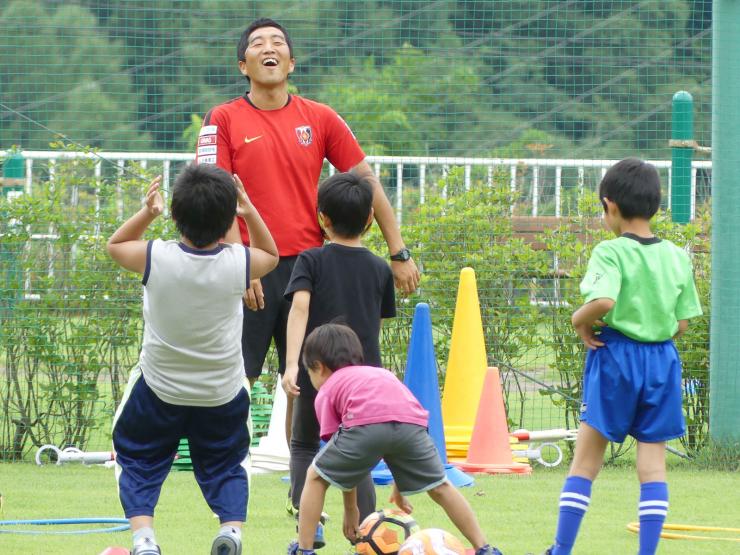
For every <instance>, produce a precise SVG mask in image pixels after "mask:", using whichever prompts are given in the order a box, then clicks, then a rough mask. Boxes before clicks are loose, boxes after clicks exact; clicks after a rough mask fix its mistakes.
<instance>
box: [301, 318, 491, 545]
mask: <svg viewBox="0 0 740 555" xmlns="http://www.w3.org/2000/svg"><path fill="white" fill-rule="evenodd" d="M303 362H304V365H305V367H306V369H307V370H308V375H309V378H310V379H311V383H312V384H313V386H314V387H315V388H316V390H317V391H318V392H319V393H318V395H317V396H316V402H315V408H316V415H317V417H318V420H319V425H320V427H321V432H320V433H321V437H322V439H328V438H331V439H329V442H328V443H327V444H326V445H325V446H324V447H323V448H322V449H321V451H319V453H318V454H317V455H316V458H314V460H313V463H312V464H311V467H310V468H309V471H308V475H307V476H306V483H305V486H304V488H303V493H302V495H301V503H300V509H299V511H298V515H299V517H298V541H297V542H293V543H292V544H291V545H290V547H289V549H288V553H289V555H311V554H314V551H313V541H314V531H315V530H316V525H317V524H318V522H319V517H320V516H321V510H322V509H323V507H324V497H325V495H326V490H327V488H328V487H329V485H333V486H336V487H338V488H339V489H341V490H342V491H343V492H344V523H343V528H344V530H343V531H344V535H345V537H346V538H347V539H348V540H349V541H351V542H353V543H354V542H355V541H356V540H357V539H359V525H360V523H359V516H360V513H359V509H358V508H357V494H356V486H357V483H358V482H359V481H360V480H362V478H363V477H364V476H365V475H366V474H367V473H368V472H369V471H370V470H371V469H372V468H373V467H374V466H375V465H376V464H377V463H378V461H379V460H380V459H381V458H383V459H385V462H386V463H387V464H388V468H389V469H390V471H391V474H392V475H393V479H394V484H393V492H392V494H391V501H392V502H393V503H395V504H396V505H397V506H398V507H399V508H400V509H402V510H404V511H406V512H407V513H410V512H411V511H412V510H413V507H412V506H411V503H409V501H408V499H407V498H406V495H410V494H414V493H420V492H424V491H425V492H427V493H428V494H429V496H430V497H431V498H432V499H433V500H434V501H435V502H436V503H438V504H439V505H440V506H441V507H442V508H443V509H444V510H445V512H446V513H447V516H449V517H450V520H452V522H453V523H454V524H455V526H457V528H458V529H459V530H460V532H461V533H462V534H463V535H464V536H465V537H466V538H467V539H468V541H470V542H471V543H472V544H473V547H474V548H475V550H476V551H475V553H476V555H501V552H500V551H499V550H498V549H496V548H495V547H491V546H490V545H489V544H488V543H487V542H486V539H485V537H484V535H483V532H482V531H481V528H480V526H479V524H478V521H477V519H476V518H475V514H474V513H473V510H472V509H471V508H470V505H469V504H468V502H467V500H466V499H465V498H464V497H463V496H462V495H461V494H460V492H459V491H457V490H456V489H455V487H454V486H453V485H452V484H450V483H449V482H448V481H447V479H446V477H445V471H444V467H443V465H442V461H441V460H440V458H439V454H438V453H437V449H436V447H435V446H434V443H433V442H432V440H431V438H430V437H429V433H428V432H427V420H428V413H427V411H426V410H424V409H423V408H422V407H421V405H420V404H419V402H418V401H417V400H416V398H415V397H414V396H413V394H412V393H411V392H410V391H409V390H408V389H407V388H406V386H404V385H403V384H402V383H401V382H400V381H399V380H398V379H397V378H396V377H395V376H394V375H393V374H392V373H391V372H389V371H388V370H385V369H383V368H375V367H372V366H362V362H363V354H362V346H361V344H360V340H359V339H358V337H357V335H356V334H355V332H353V331H352V329H351V328H349V327H347V326H343V325H340V324H324V325H323V326H319V327H318V328H316V329H315V330H314V331H312V332H311V333H310V334H309V336H308V337H307V338H306V341H305V343H304V345H303Z"/></svg>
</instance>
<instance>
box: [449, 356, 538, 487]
mask: <svg viewBox="0 0 740 555" xmlns="http://www.w3.org/2000/svg"><path fill="white" fill-rule="evenodd" d="M456 466H457V467H458V468H459V469H460V470H464V471H465V472H484V473H487V474H529V473H530V472H532V467H531V466H529V465H528V464H526V463H519V462H514V458H513V456H512V454H511V446H510V444H509V429H508V426H507V422H506V409H505V408H504V397H503V393H502V392H501V382H500V380H499V374H498V368H489V369H488V372H487V374H486V379H485V383H484V384H483V392H482V393H481V396H480V403H479V404H478V414H477V416H476V419H475V428H474V429H473V437H472V438H471V440H470V448H469V449H468V458H467V460H466V461H465V462H460V463H456Z"/></svg>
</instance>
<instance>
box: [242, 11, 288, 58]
mask: <svg viewBox="0 0 740 555" xmlns="http://www.w3.org/2000/svg"><path fill="white" fill-rule="evenodd" d="M262 27H275V28H276V29H280V30H281V31H282V32H283V35H285V42H286V43H287V44H288V50H289V51H290V57H291V58H292V57H293V42H292V41H291V40H290V35H288V31H286V30H285V27H283V26H282V25H280V23H278V22H277V21H274V20H272V19H269V18H267V17H261V18H260V19H255V20H254V21H252V23H250V24H249V27H247V28H246V29H244V32H243V33H242V36H241V37H239V44H238V45H237V47H236V57H237V59H238V60H239V61H240V62H243V61H245V60H246V56H245V52H246V51H247V47H248V46H249V35H251V34H252V33H254V32H255V31H256V30H257V29H261V28H262Z"/></svg>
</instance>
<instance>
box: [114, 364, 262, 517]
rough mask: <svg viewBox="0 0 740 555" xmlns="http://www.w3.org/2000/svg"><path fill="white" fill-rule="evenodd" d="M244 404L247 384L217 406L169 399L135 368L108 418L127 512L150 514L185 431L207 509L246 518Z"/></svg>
mask: <svg viewBox="0 0 740 555" xmlns="http://www.w3.org/2000/svg"><path fill="white" fill-rule="evenodd" d="M249 406H250V405H249V394H248V393H247V390H246V388H243V389H241V390H240V391H239V393H238V394H237V395H236V397H234V399H232V400H231V401H229V402H228V403H225V404H223V405H220V406H216V407H193V406H183V405H171V404H169V403H165V402H164V401H162V400H161V399H160V398H159V397H157V396H156V395H155V394H154V392H153V391H152V390H151V389H150V388H149V386H148V385H147V383H146V381H145V380H144V377H143V376H142V375H141V373H140V372H139V370H138V369H134V370H133V371H132V372H131V377H130V379H129V383H128V386H127V387H126V393H125V394H124V397H123V399H122V400H121V406H120V407H119V408H118V411H117V412H116V418H115V420H114V422H113V447H114V449H115V451H116V465H117V467H118V468H117V471H116V479H117V480H118V494H119V498H120V500H121V505H122V506H123V511H124V514H125V515H126V518H131V517H134V516H153V515H154V508H155V506H156V504H157V500H158V499H159V493H160V490H161V489H162V484H163V483H164V481H165V478H167V476H168V474H169V472H170V467H171V466H172V461H173V460H174V456H175V453H176V452H177V446H178V444H179V442H180V439H181V438H183V437H184V438H187V440H188V444H189V448H190V459H191V461H192V463H193V474H194V475H195V479H196V480H197V482H198V485H200V489H201V491H202V493H203V497H205V499H206V501H207V503H208V505H209V506H210V508H211V510H212V511H213V512H214V513H216V514H217V515H218V516H219V518H220V520H221V522H228V521H232V520H235V521H244V520H246V517H247V499H248V497H249V478H248V475H247V468H246V467H247V464H248V454H249V441H250V436H249V429H248V423H247V420H248V418H249Z"/></svg>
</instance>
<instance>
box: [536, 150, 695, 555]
mask: <svg viewBox="0 0 740 555" xmlns="http://www.w3.org/2000/svg"><path fill="white" fill-rule="evenodd" d="M599 197H600V198H601V202H602V204H603V206H604V220H605V222H606V224H607V226H608V227H609V228H610V229H611V230H612V231H613V232H614V234H615V235H617V238H616V239H611V240H608V241H604V242H602V243H600V244H599V245H597V246H596V248H595V249H594V251H593V253H592V255H591V259H590V260H589V263H588V269H587V272H586V275H585V277H584V278H583V281H582V282H581V293H582V294H583V295H584V297H585V299H584V304H583V306H581V307H580V308H579V309H578V310H577V311H576V312H575V313H574V314H573V317H572V323H573V327H574V328H575V330H576V332H577V333H578V335H579V336H580V338H581V339H582V340H583V343H584V344H585V345H586V347H587V348H588V355H587V357H586V366H585V370H584V377H583V404H582V406H581V425H580V428H579V430H578V439H577V441H576V449H575V455H574V458H573V464H572V465H571V468H570V472H569V475H568V478H567V479H566V481H565V485H564V486H563V491H562V493H561V495H560V513H559V518H558V528H557V533H556V536H555V544H554V545H553V546H552V547H551V548H549V549H548V550H547V551H546V553H547V554H548V555H568V554H569V553H570V552H571V550H572V548H573V544H574V543H575V539H576V536H577V534H578V528H579V526H580V523H581V520H582V518H583V516H584V514H585V513H586V509H587V508H588V505H589V503H590V500H591V484H592V482H593V480H594V479H595V478H596V476H597V474H598V473H599V470H600V468H601V465H602V463H603V459H604V450H605V449H606V446H607V443H608V442H609V441H615V442H620V443H621V442H622V441H624V439H625V437H626V436H627V435H631V436H632V437H634V438H635V439H636V440H637V475H638V478H639V480H640V484H641V485H640V502H639V508H638V513H639V517H640V551H639V554H640V555H649V554H653V553H655V551H656V549H657V545H658V540H659V539H660V533H661V530H662V528H663V522H664V521H665V518H666V514H667V512H668V487H667V484H666V481H665V480H666V471H665V442H666V441H667V440H669V439H673V438H676V437H680V436H682V435H684V433H685V423H684V417H683V409H682V404H681V391H682V387H681V361H680V359H679V357H678V353H677V351H676V348H675V346H674V344H673V338H675V337H678V336H679V335H681V334H682V333H683V332H684V331H685V330H686V329H687V327H688V319H689V318H693V317H695V316H699V315H700V314H701V306H700V304H699V297H698V295H697V292H696V286H695V285H694V278H693V272H692V268H691V261H690V260H689V256H688V254H687V253H686V252H685V251H684V250H682V249H680V248H679V247H677V246H676V245H674V244H673V243H671V242H670V241H666V240H663V239H659V238H658V237H655V236H654V235H653V233H652V231H651V230H650V219H651V218H652V217H653V215H654V214H655V213H656V212H657V210H658V207H659V206H660V178H659V177H658V172H657V171H656V170H655V168H654V167H653V166H652V165H650V164H648V163H645V162H643V161H642V160H638V159H635V158H627V159H625V160H622V161H621V162H618V163H617V164H615V165H614V166H612V167H611V168H610V169H609V171H608V172H607V173H606V175H605V176H604V178H603V179H602V181H601V183H600V185H599ZM594 326H597V329H598V328H599V327H600V328H601V331H600V333H599V332H596V333H595V332H594Z"/></svg>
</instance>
